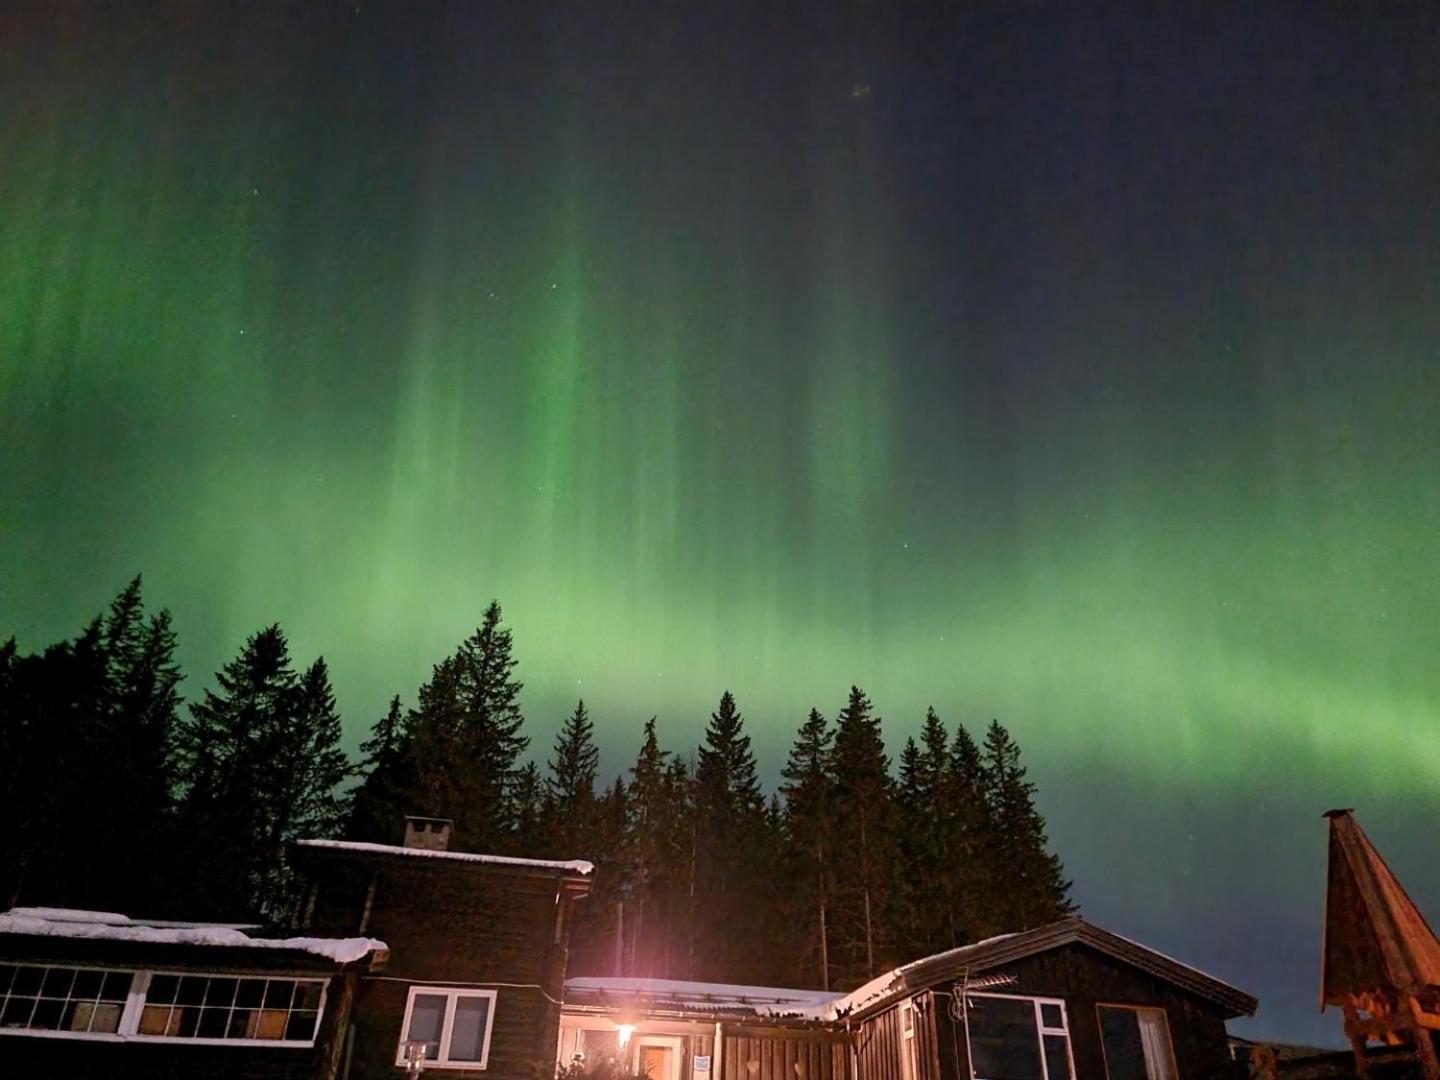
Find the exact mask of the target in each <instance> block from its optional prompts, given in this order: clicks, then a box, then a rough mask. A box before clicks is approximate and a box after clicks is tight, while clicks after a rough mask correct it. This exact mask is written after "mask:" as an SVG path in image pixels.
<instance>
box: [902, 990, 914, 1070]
mask: <svg viewBox="0 0 1440 1080" xmlns="http://www.w3.org/2000/svg"><path fill="white" fill-rule="evenodd" d="M900 1076H901V1078H902V1080H915V1005H914V1003H913V1002H909V1001H902V1002H901V1003H900Z"/></svg>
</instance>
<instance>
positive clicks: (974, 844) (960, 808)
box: [943, 723, 1005, 945]
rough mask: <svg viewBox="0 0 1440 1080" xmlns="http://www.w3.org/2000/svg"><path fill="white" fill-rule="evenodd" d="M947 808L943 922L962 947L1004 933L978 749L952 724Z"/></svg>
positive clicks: (985, 783) (995, 853)
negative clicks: (994, 882)
mask: <svg viewBox="0 0 1440 1080" xmlns="http://www.w3.org/2000/svg"><path fill="white" fill-rule="evenodd" d="M945 787H946V791H947V796H946V802H947V803H948V804H949V806H950V808H951V811H950V828H949V830H948V833H949V837H950V849H951V852H950V857H949V858H948V859H947V860H946V863H945V865H946V867H947V868H948V872H947V873H946V874H945V875H944V878H943V880H944V882H945V892H946V895H947V897H948V898H949V899H950V908H949V916H948V921H949V922H950V923H951V925H952V935H951V936H952V941H953V943H954V944H956V945H963V944H966V943H968V942H971V941H978V940H980V939H982V938H986V937H990V936H992V935H993V934H998V933H1002V932H1004V929H1005V926H1004V920H1003V916H1002V914H1001V913H1000V912H999V911H998V909H997V904H998V903H999V902H1000V897H999V896H998V894H997V892H996V890H995V888H994V887H993V885H992V883H991V879H992V871H991V866H990V864H991V861H992V859H995V858H997V857H999V856H1000V855H1001V853H1000V852H999V851H998V850H997V849H996V846H995V843H994V839H993V832H994V828H993V823H992V821H991V818H990V806H989V803H988V801H987V791H988V787H989V784H988V780H987V776H986V772H985V763H984V761H983V760H982V758H981V754H980V747H979V746H978V745H977V744H976V742H975V739H974V738H973V737H972V736H971V734H970V732H969V731H968V730H967V729H966V728H965V725H964V724H959V723H957V724H956V725H955V738H954V741H953V742H952V744H951V748H950V765H949V769H948V772H947V775H946V778H945Z"/></svg>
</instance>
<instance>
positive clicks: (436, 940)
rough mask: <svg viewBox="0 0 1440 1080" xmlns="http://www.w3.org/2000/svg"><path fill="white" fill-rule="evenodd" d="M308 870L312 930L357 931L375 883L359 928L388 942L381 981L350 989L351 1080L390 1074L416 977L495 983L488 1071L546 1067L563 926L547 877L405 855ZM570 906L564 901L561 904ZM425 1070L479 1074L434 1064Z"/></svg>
mask: <svg viewBox="0 0 1440 1080" xmlns="http://www.w3.org/2000/svg"><path fill="white" fill-rule="evenodd" d="M312 866H314V868H315V870H316V871H318V873H317V880H316V892H315V902H314V908H313V912H312V917H311V928H312V931H314V932H320V933H347V934H354V933H358V932H360V929H361V923H360V919H361V914H362V912H363V910H364V904H365V899H364V898H365V895H366V893H367V891H368V890H369V885H370V881H371V880H373V881H374V890H373V894H372V895H371V897H370V905H369V916H368V919H367V920H366V922H365V924H364V933H366V934H367V935H370V936H372V937H377V938H380V939H381V940H383V941H384V942H385V943H386V944H387V945H389V946H390V962H389V964H388V965H387V966H386V968H385V969H384V971H383V972H381V973H380V975H379V976H378V977H374V978H367V979H365V980H363V982H362V984H361V987H360V991H359V994H358V996H357V1001H356V1007H355V1034H354V1037H353V1046H352V1049H351V1053H350V1070H349V1075H348V1078H347V1080H372V1078H373V1080H380V1078H382V1077H383V1078H385V1080H395V1077H397V1076H398V1075H399V1070H397V1068H396V1066H395V1053H396V1047H397V1046H398V1045H399V1041H400V1035H401V1032H400V1028H401V1024H402V1023H403V1021H404V1016H405V1002H406V998H407V996H408V993H409V989H410V987H411V986H412V985H427V984H435V985H446V984H449V985H453V986H462V987H478V988H494V989H496V991H497V997H496V1001H495V1013H494V1021H493V1025H494V1026H493V1029H492V1034H491V1038H490V1057H489V1061H488V1063H487V1066H486V1069H485V1072H484V1075H485V1076H486V1077H489V1078H497V1077H498V1078H500V1080H512V1078H513V1080H532V1078H533V1077H534V1076H536V1075H549V1073H550V1071H551V1070H553V1068H554V1064H555V1054H556V1039H557V1036H558V1033H559V1029H560V1006H559V1004H558V1002H559V1000H560V999H561V996H562V994H563V991H564V983H565V952H566V950H565V946H566V940H565V939H566V936H567V932H568V927H566V926H563V925H562V927H561V933H560V935H559V938H560V940H558V941H557V940H556V917H557V907H556V893H557V891H558V890H559V887H560V886H559V882H558V881H557V880H556V879H555V878H552V877H545V876H538V875H532V874H525V873H512V872H507V871H506V870H504V869H503V868H497V867H496V866H494V865H489V864H484V863H466V862H460V861H455V860H445V859H426V858H419V857H413V856H402V855H397V856H393V857H388V858H384V859H383V860H379V859H376V860H367V861H364V862H360V861H358V860H357V861H356V862H354V863H350V862H345V861H343V860H336V866H335V867H334V868H333V869H328V872H327V867H325V866H324V865H319V861H318V860H312ZM581 902H582V903H583V901H581ZM570 903H571V901H569V900H562V901H561V904H562V905H564V906H565V907H567V908H568V905H569V904H570ZM425 1074H426V1075H427V1076H434V1077H437V1078H439V1077H472V1078H473V1077H474V1075H475V1073H474V1072H471V1071H459V1070H445V1069H437V1068H428V1069H426V1070H425Z"/></svg>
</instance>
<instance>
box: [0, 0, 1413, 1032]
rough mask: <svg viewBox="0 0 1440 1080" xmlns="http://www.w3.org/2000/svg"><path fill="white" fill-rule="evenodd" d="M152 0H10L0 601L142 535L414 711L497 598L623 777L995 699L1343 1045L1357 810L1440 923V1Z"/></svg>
mask: <svg viewBox="0 0 1440 1080" xmlns="http://www.w3.org/2000/svg"><path fill="white" fill-rule="evenodd" d="M120 7H121V6H120V5H115V6H114V7H106V6H103V5H95V6H94V7H93V8H90V7H87V6H86V5H82V4H74V5H53V6H51V5H35V6H34V10H32V11H28V12H23V13H21V14H17V15H9V16H5V17H4V18H3V19H0V49H3V52H0V97H3V98H4V100H6V101H8V102H10V104H9V105H7V106H6V107H5V108H4V109H3V110H0V162H3V166H0V230H3V231H0V616H3V618H0V635H8V634H9V633H11V632H14V633H15V634H16V635H17V636H18V637H19V639H20V642H21V644H22V646H24V647H27V648H36V647H40V646H42V645H44V644H45V643H47V642H49V641H52V640H55V639H58V638H60V637H63V636H68V635H70V634H73V633H74V632H75V631H76V630H77V629H78V628H79V627H80V625H81V624H82V623H83V621H84V620H86V619H87V618H88V617H89V616H90V615H91V614H93V613H94V612H95V611H96V610H97V609H98V608H99V607H100V606H101V605H102V604H103V603H104V602H105V601H106V600H107V599H108V598H109V597H110V596H111V595H113V594H114V593H115V592H116V591H118V590H119V588H120V587H121V586H122V585H123V584H124V582H125V580H126V579H127V578H128V577H130V576H131V575H132V574H134V573H135V572H137V571H143V573H144V574H145V578H146V593H147V598H148V599H149V601H150V602H151V603H152V604H155V605H164V606H168V607H170V608H171V609H172V610H173V611H174V613H175V616H176V621H177V625H178V630H179V632H180V635H181V643H182V650H183V653H182V655H183V657H184V661H185V666H186V670H187V672H188V674H189V679H188V682H187V688H188V690H189V692H190V693H191V694H192V695H194V694H197V693H198V691H199V689H200V687H201V685H202V684H203V683H204V681H205V680H206V678H208V673H209V672H210V671H213V670H214V669H215V667H216V666H217V665H218V664H219V663H221V662H222V661H223V660H224V659H225V658H226V657H227V656H228V655H230V654H231V653H232V652H233V650H234V649H235V648H236V647H237V646H238V645H239V643H240V642H241V640H242V639H243V637H244V636H245V635H246V634H247V633H249V632H252V631H253V630H255V629H257V628H258V627H260V626H262V625H264V624H266V623H268V622H270V621H274V620H279V621H280V622H281V623H282V624H283V625H284V627H285V628H286V630H287V632H288V633H289V634H290V637H291V641H292V645H293V647H294V649H295V652H296V653H297V654H298V655H299V656H301V657H304V658H307V659H308V658H310V657H313V656H314V655H316V654H318V653H323V654H324V655H325V657H326V658H327V660H328V661H329V663H330V665H331V668H332V671H333V674H334V678H335V681H336V685H337V689H338V691H339V694H340V700H341V706H342V708H343V710H344V712H345V715H346V718H347V724H348V726H349V731H350V734H351V736H352V738H353V739H355V740H356V741H358V739H359V738H360V737H361V732H362V731H363V729H364V728H365V727H366V726H367V725H368V724H369V723H370V722H371V721H372V719H373V718H374V717H375V716H377V715H378V714H379V713H380V711H381V710H382V709H383V706H384V702H385V700H386V699H387V698H388V696H389V695H390V694H392V693H396V692H398V693H400V694H402V695H403V696H404V697H405V698H406V700H407V701H409V700H412V699H413V693H414V689H415V687H416V685H417V684H418V683H419V682H420V681H421V679H422V678H423V677H424V676H425V675H426V673H427V672H428V668H429V665H430V664H431V663H433V662H434V661H435V660H437V659H439V658H440V657H441V656H442V655H443V654H444V653H445V652H446V651H447V650H449V649H450V648H451V647H453V646H454V644H455V643H456V642H458V641H459V640H460V638H461V637H462V636H463V635H464V634H465V633H466V632H468V630H470V629H472V628H473V626H474V624H475V622H476V620H477V619H478V617H479V614H480V612H481V610H482V609H483V606H484V604H485V603H486V602H487V601H488V600H489V599H490V598H491V597H492V596H494V597H498V598H500V600H501V602H502V603H503V604H504V606H505V612H506V616H507V620H508V622H509V623H510V625H511V626H512V627H513V628H514V630H515V634H516V639H517V648H518V652H519V656H520V659H521V664H522V667H521V677H522V678H523V679H524V681H525V682H526V684H527V690H526V696H525V704H526V711H527V716H528V722H529V729H530V733H531V735H532V736H533V737H534V739H535V746H536V748H537V749H541V750H543V748H545V747H547V746H548V743H549V739H550V735H551V733H552V732H553V731H554V730H555V729H556V728H557V727H558V726H559V722H560V720H561V718H562V716H563V714H564V711H565V710H566V709H567V708H568V706H569V705H571V704H573V700H574V698H575V697H576V696H578V695H582V694H583V696H584V697H585V699H586V701H587V703H588V704H589V705H590V708H591V712H592V715H594V716H595V717H596V719H597V722H598V725H599V733H600V738H601V741H602V749H603V750H604V751H605V752H606V755H607V757H606V767H607V769H615V768H619V767H621V766H622V764H623V763H626V762H628V760H629V758H630V756H631V755H632V754H633V751H634V749H635V747H636V746H637V745H638V739H639V730H640V725H641V723H642V722H643V720H645V719H646V718H648V717H649V716H650V715H652V714H658V715H659V718H660V724H661V732H662V736H663V737H664V738H665V741H666V742H667V743H668V745H669V746H671V747H674V748H683V747H686V746H689V745H692V744H693V742H694V741H695V740H696V739H698V737H699V734H700V731H701V730H702V727H703V724H704V721H705V719H706V716H707V714H708V712H709V710H710V709H711V708H712V707H713V705H714V702H715V701H716V699H718V697H719V694H720V692H721V691H722V690H723V689H725V688H727V687H728V688H730V689H732V690H733V691H734V692H735V694H736V696H737V698H738V699H739V701H740V704H741V707H742V709H743V710H744V712H745V714H746V717H747V721H748V723H749V725H750V727H751V730H752V734H753V735H754V737H755V741H756V744H757V750H758V752H759V754H760V756H761V761H762V765H763V766H764V767H765V769H766V770H767V773H768V775H769V777H770V779H771V780H773V778H774V775H775V773H776V772H777V771H778V769H779V766H780V763H781V762H782V761H783V756H784V753H785V750H786V748H787V747H788V744H789V741H790V739H791V737H792V736H793V733H794V729H795V728H796V727H797V726H798V724H799V723H800V721H801V720H802V719H803V717H804V714H805V711H806V710H807V709H808V708H809V707H810V706H811V705H812V704H814V705H817V706H819V707H820V708H821V709H822V710H824V711H826V712H830V713H833V711H834V710H835V709H837V708H838V707H839V706H840V704H842V702H843V697H844V693H845V691H846V689H847V688H848V687H849V685H850V684H851V683H852V682H856V683H859V684H860V685H862V686H863V687H865V688H866V689H867V691H869V693H870V694H871V696H872V697H873V698H874V699H875V701H876V703H877V706H878V707H879V709H880V711H881V712H882V713H883V715H884V716H886V717H887V719H888V728H887V730H888V734H889V738H890V744H891V749H892V753H894V752H898V750H899V747H900V745H901V743H902V742H903V738H904V736H905V735H906V734H907V733H913V732H917V731H918V729H919V725H920V721H921V719H922V717H923V713H924V708H925V706H926V705H927V704H931V703H933V704H934V705H935V706H936V707H937V708H938V709H939V711H940V712H941V714H942V715H943V716H944V717H945V718H946V719H947V720H949V721H955V720H963V721H964V722H966V723H967V724H971V725H973V726H979V725H983V724H984V723H985V722H987V721H988V720H989V718H990V717H992V716H997V717H999V718H1001V719H1002V720H1003V721H1004V722H1005V723H1006V724H1007V725H1008V726H1009V727H1010V728H1011V730H1012V731H1013V732H1014V733H1015V734H1016V736H1017V737H1018V739H1019V740H1020V742H1021V744H1022V745H1023V747H1024V750H1025V754H1026V758H1027V760H1028V762H1029V765H1030V769H1031V773H1032V775H1033V777H1034V778H1035V779H1036V780H1037V781H1038V783H1039V784H1040V791H1041V801H1042V807H1043V808H1044V809H1045V810H1046V812H1047V814H1048V816H1049V820H1050V824H1051V836H1052V840H1053V842H1054V845H1055V847H1056V849H1057V850H1058V851H1059V852H1060V853H1061V855H1062V856H1063V857H1064V858H1065V859H1066V862H1067V868H1068V870H1069V871H1070V873H1071V874H1072V875H1073V876H1074V877H1075V880H1076V893H1077V897H1078V899H1079V900H1080V901H1081V903H1082V905H1083V907H1084V910H1085V913H1086V914H1088V915H1089V916H1091V917H1092V918H1094V919H1096V921H1098V922H1100V923H1101V924H1103V925H1110V926H1113V928H1114V929H1116V930H1119V931H1121V932H1123V933H1127V934H1130V935H1132V936H1135V937H1138V938H1141V939H1143V940H1146V941H1147V942H1149V943H1151V944H1155V945H1157V946H1158V947H1161V948H1165V949H1167V950H1168V951H1172V952H1175V953H1177V954H1178V955H1180V956H1182V957H1184V958H1185V959H1188V960H1191V961H1193V962H1195V963H1197V964H1199V965H1200V966H1202V967H1207V968H1212V969H1214V970H1215V971H1216V973H1217V974H1219V975H1222V976H1224V977H1227V978H1230V979H1232V980H1233V981H1235V982H1237V983H1238V984H1239V985H1241V986H1243V987H1245V988H1246V989H1249V990H1253V991H1255V992H1258V993H1259V994H1260V995H1261V998H1262V1003H1263V1008H1262V1013H1261V1017H1260V1021H1259V1024H1258V1030H1262V1031H1267V1032H1272V1033H1276V1034H1284V1035H1288V1036H1293V1037H1295V1038H1311V1039H1323V1040H1325V1041H1328V1042H1335V1041H1336V1040H1337V1039H1338V1038H1339V1035H1340V1029H1339V1022H1338V1020H1337V1019H1335V1018H1334V1017H1333V1016H1327V1017H1325V1018H1323V1019H1319V1020H1317V1019H1316V1018H1315V1017H1314V1016H1313V1012H1312V1009H1311V1002H1312V1001H1313V997H1312V996H1311V995H1312V988H1313V986H1314V976H1315V971H1316V969H1317V964H1318V949H1319V917H1320V905H1321V890H1322V885H1323V882H1322V872H1323V857H1324V830H1323V822H1321V820H1320V817H1319V815H1320V813H1321V812H1322V811H1323V810H1325V809H1327V808H1329V807H1330V806H1332V805H1346V806H1351V805H1353V806H1355V807H1357V809H1358V812H1359V817H1360V820H1361V821H1362V822H1364V823H1365V825H1366V826H1367V828H1369V830H1370V832H1371V835H1372V836H1373V837H1374V838H1375V840H1376V842H1377V843H1378V844H1379V845H1380V846H1381V848H1382V850H1384V851H1385V852H1386V854H1387V855H1388V856H1389V857H1390V858H1391V861H1392V863H1393V865H1394V866H1395V868H1396V870H1397V872H1398V873H1400V875H1401V877H1402V878H1403V879H1405V880H1406V881H1407V884H1408V885H1409V886H1410V887H1411V889H1412V891H1413V892H1414V894H1415V896H1416V899H1417V900H1418V901H1419V903H1420V904H1421V906H1422V908H1428V910H1429V912H1430V913H1431V916H1432V918H1436V917H1440V858H1436V841H1435V839H1434V837H1435V831H1434V822H1435V820H1436V814H1437V811H1440V664H1437V663H1436V662H1435V646H1434V641H1435V636H1436V635H1435V631H1436V629H1437V615H1440V575H1437V573H1436V569H1435V567H1436V563H1435V549H1434V544H1435V541H1436V537H1437V528H1440V486H1437V483H1436V479H1437V476H1440V471H1437V470H1440V423H1437V419H1436V418H1437V416H1440V374H1437V366H1436V364H1437V342H1440V247H1437V244H1436V242H1435V241H1436V237H1440V201H1437V197H1436V191H1440V183H1437V180H1440V169H1437V166H1440V137H1437V134H1436V131H1437V129H1436V127H1435V124H1434V109H1435V101H1436V100H1437V94H1440V77H1437V74H1436V72H1437V71H1440V50H1437V47H1436V36H1435V32H1434V23H1433V21H1428V22H1424V23H1423V25H1420V22H1421V21H1420V20H1416V21H1415V22H1413V23H1412V22H1411V21H1409V20H1406V19H1401V18H1398V17H1397V18H1396V19H1394V20H1393V21H1392V22H1390V23H1380V24H1375V23H1369V24H1361V23H1359V22H1358V21H1356V22H1353V23H1352V22H1350V21H1347V20H1346V19H1344V18H1341V17H1340V16H1338V15H1333V14H1332V15H1330V16H1325V17H1320V16H1314V17H1313V18H1311V17H1307V19H1306V20H1305V21H1304V22H1303V23H1302V22H1301V20H1300V18H1299V17H1298V16H1296V17H1295V18H1294V19H1293V20H1292V19H1290V18H1287V17H1286V16H1285V15H1283V14H1282V13H1280V12H1279V10H1278V8H1277V9H1276V10H1275V11H1274V12H1272V14H1271V15H1269V16H1260V15H1253V16H1247V17H1245V18H1243V19H1242V18H1239V17H1237V18H1235V19H1234V20H1233V21H1232V22H1230V23H1221V22H1219V21H1212V22H1205V21H1203V20H1199V19H1194V20H1190V19H1180V18H1179V17H1176V18H1175V20H1174V22H1175V24H1176V25H1174V26H1171V27H1161V26H1145V27H1139V26H1133V25H1128V24H1119V23H1115V24H1105V23H1103V22H1098V21H1097V23H1091V22H1089V21H1084V20H1079V19H1075V20H1064V21H1063V23H1062V24H1061V25H1059V26H1054V25H1046V26H1044V27H1043V29H1042V26H1041V20H1038V19H1036V20H1031V21H1027V20H1025V19H1020V18H1013V19H1012V18H1005V17H1001V16H999V15H993V14H992V15H985V16H981V15H976V16H967V17H963V18H962V17H961V16H954V15H952V16H946V17H944V18H941V17H939V16H936V18H935V20H934V24H933V25H932V24H930V23H924V22H923V21H922V20H920V19H919V18H918V17H916V19H915V23H916V25H911V24H910V23H909V22H908V21H906V20H905V19H901V18H899V17H896V18H895V19H893V20H889V19H886V18H883V17H881V16H880V15H878V14H875V13H870V14H865V13H864V12H863V11H862V12H861V13H859V14H856V15H854V16H853V17H852V18H851V20H850V21H848V22H847V21H845V20H836V21H835V22H833V23H832V22H830V21H828V20H826V19H824V18H822V17H821V16H820V15H818V14H814V15H803V14H799V13H797V12H791V13H790V14H789V15H783V16H782V15H781V14H776V13H773V12H771V10H770V9H769V8H765V7H759V8H757V9H756V10H755V11H744V12H742V11H741V10H740V8H738V7H737V8H735V9H734V10H733V11H731V12H730V13H729V14H727V15H723V16H722V15H713V16H710V17H708V18H702V17H700V16H698V15H690V16H687V17H684V18H682V17H681V16H679V15H672V16H670V17H668V18H670V19H671V22H672V23H673V25H672V24H671V23H667V22H666V20H665V19H664V18H660V19H658V20H657V21H656V22H653V23H652V22H651V21H650V20H648V19H647V20H644V21H641V20H638V19H636V20H629V19H625V18H620V17H614V18H611V17H605V16H602V15H600V14H597V13H596V11H595V10H594V9H593V8H592V9H591V11H590V12H589V14H585V15H580V14H576V15H575V16H574V17H573V18H572V17H569V16H565V15H560V14H554V13H552V14H551V15H549V16H546V17H541V16H539V15H535V16H530V15H522V14H519V13H518V12H519V11H520V6H519V5H516V6H515V7H514V8H513V9H512V8H506V7H504V6H501V7H497V8H494V9H489V8H483V9H482V8H478V7H472V6H470V5H455V6H453V7H450V8H442V7H441V6H438V5H437V6H436V7H435V8H434V9H433V10H432V11H430V12H429V13H428V15H427V17H426V18H424V19H419V18H411V17H408V16H404V15H402V14H400V8H401V7H402V6H401V5H396V6H395V10H385V9H382V10H380V11H378V12H377V11H375V10H372V9H371V7H370V5H368V4H362V5H360V9H359V10H355V11H353V12H352V9H354V8H355V5H354V4H344V5H329V4H318V3H317V4H312V5H293V6H290V7H284V8H283V9H282V6H278V5H265V4H261V5H257V6H256V7H255V8H254V9H252V10H249V11H248V13H247V14H245V15H238V14H237V15H233V16H229V17H222V16H221V15H219V14H217V13H215V12H213V11H212V12H210V13H209V14H207V15H203V16H202V14H201V12H202V11H204V6H203V5H198V6H197V5H191V4H184V3H177V4H173V5H156V8H157V12H152V13H151V15H147V16H146V17H144V18H143V19H142V18H141V17H140V16H139V15H135V16H133V17H127V16H124V15H119V14H115V10H116V9H118V8H120ZM234 10H235V11H237V12H239V11H241V10H246V9H242V8H240V7H239V6H236V8H235V9H234ZM558 10H559V9H557V11H558ZM779 10H780V9H779V8H776V9H775V11H777V12H778V11H779ZM786 10H787V11H788V10H789V9H786ZM159 12H163V14H160V13H159ZM762 31H763V33H762ZM1282 46H1283V47H1282Z"/></svg>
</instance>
